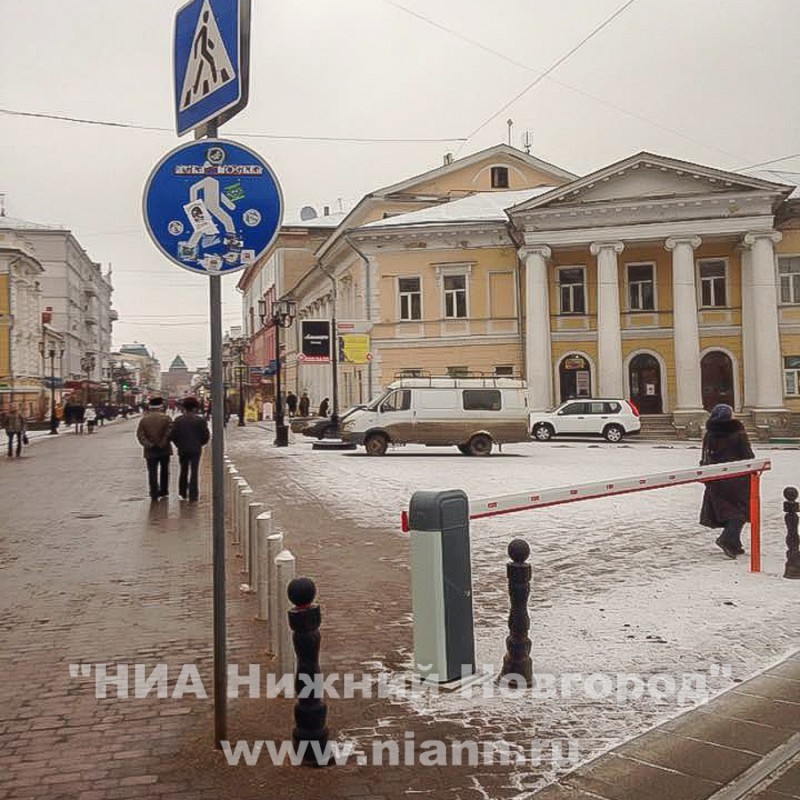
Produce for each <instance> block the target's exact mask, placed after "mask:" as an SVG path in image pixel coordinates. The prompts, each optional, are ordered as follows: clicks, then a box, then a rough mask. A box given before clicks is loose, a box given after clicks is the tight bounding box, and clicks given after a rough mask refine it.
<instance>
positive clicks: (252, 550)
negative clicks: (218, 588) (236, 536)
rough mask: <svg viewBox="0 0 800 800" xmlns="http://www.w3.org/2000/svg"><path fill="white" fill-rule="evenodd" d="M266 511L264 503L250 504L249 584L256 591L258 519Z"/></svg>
mask: <svg viewBox="0 0 800 800" xmlns="http://www.w3.org/2000/svg"><path fill="white" fill-rule="evenodd" d="M263 510H264V504H263V503H248V505H247V511H248V525H247V529H248V531H250V536H249V537H248V544H249V547H248V556H247V582H248V583H249V584H250V588H251V589H252V590H253V591H256V588H257V587H258V559H257V558H256V547H257V545H258V531H257V526H256V518H257V517H258V515H259V514H260V513H261V512H262V511H263Z"/></svg>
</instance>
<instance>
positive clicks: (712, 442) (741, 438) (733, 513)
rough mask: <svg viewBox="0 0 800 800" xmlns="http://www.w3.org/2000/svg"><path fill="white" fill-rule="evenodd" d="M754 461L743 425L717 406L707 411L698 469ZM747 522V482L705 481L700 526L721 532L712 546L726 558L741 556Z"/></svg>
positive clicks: (741, 479) (745, 479)
mask: <svg viewBox="0 0 800 800" xmlns="http://www.w3.org/2000/svg"><path fill="white" fill-rule="evenodd" d="M749 458H754V456H753V450H752V448H751V447H750V439H749V438H748V436H747V431H745V429H744V425H742V423H741V422H740V421H739V420H738V419H734V418H733V409H732V408H731V407H730V406H728V405H725V404H724V403H720V404H719V405H716V406H714V408H713V409H712V410H711V416H710V417H709V418H708V421H707V422H706V433H705V436H704V437H703V455H702V458H701V460H700V465H701V466H708V465H710V464H724V463H726V462H728V461H745V460H747V459H749ZM745 522H750V478H749V476H747V475H743V476H741V477H738V478H725V479H724V480H718V481H709V482H708V483H707V484H706V490H705V494H704V495H703V505H702V508H701V510H700V524H701V525H705V526H706V527H707V528H722V534H721V535H720V536H719V537H718V538H717V540H716V545H717V547H719V548H720V549H721V550H722V552H723V553H725V555H726V556H727V557H728V558H736V556H739V555H742V554H744V548H743V547H742V528H743V527H744V524H745Z"/></svg>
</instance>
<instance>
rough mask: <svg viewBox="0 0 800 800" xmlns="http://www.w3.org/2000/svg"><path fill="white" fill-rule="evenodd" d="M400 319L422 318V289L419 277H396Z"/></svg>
mask: <svg viewBox="0 0 800 800" xmlns="http://www.w3.org/2000/svg"><path fill="white" fill-rule="evenodd" d="M397 288H398V291H399V293H400V319H406V320H414V319H422V291H421V289H420V279H419V278H398V279H397Z"/></svg>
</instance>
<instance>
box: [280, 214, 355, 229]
mask: <svg viewBox="0 0 800 800" xmlns="http://www.w3.org/2000/svg"><path fill="white" fill-rule="evenodd" d="M346 216H347V213H346V212H344V211H337V212H335V213H334V214H325V215H323V216H321V217H314V219H300V216H299V214H298V215H297V216H294V215H293V216H290V217H286V218H284V220H283V223H282V224H281V227H283V228H338V227H339V223H340V222H341V221H342V220H343V219H344V218H345V217H346Z"/></svg>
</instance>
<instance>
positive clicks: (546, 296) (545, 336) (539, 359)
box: [519, 245, 553, 411]
mask: <svg viewBox="0 0 800 800" xmlns="http://www.w3.org/2000/svg"><path fill="white" fill-rule="evenodd" d="M551 254H552V251H551V250H550V248H549V247H547V246H546V245H539V246H537V247H528V248H523V249H521V250H520V251H519V255H520V258H522V259H524V260H525V377H526V379H527V382H528V408H529V409H530V410H531V411H545V410H546V409H548V408H550V407H551V406H552V404H553V401H552V398H553V379H552V373H553V367H552V360H553V356H552V351H551V348H550V286H549V284H548V280H547V259H549V258H550V256H551Z"/></svg>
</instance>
